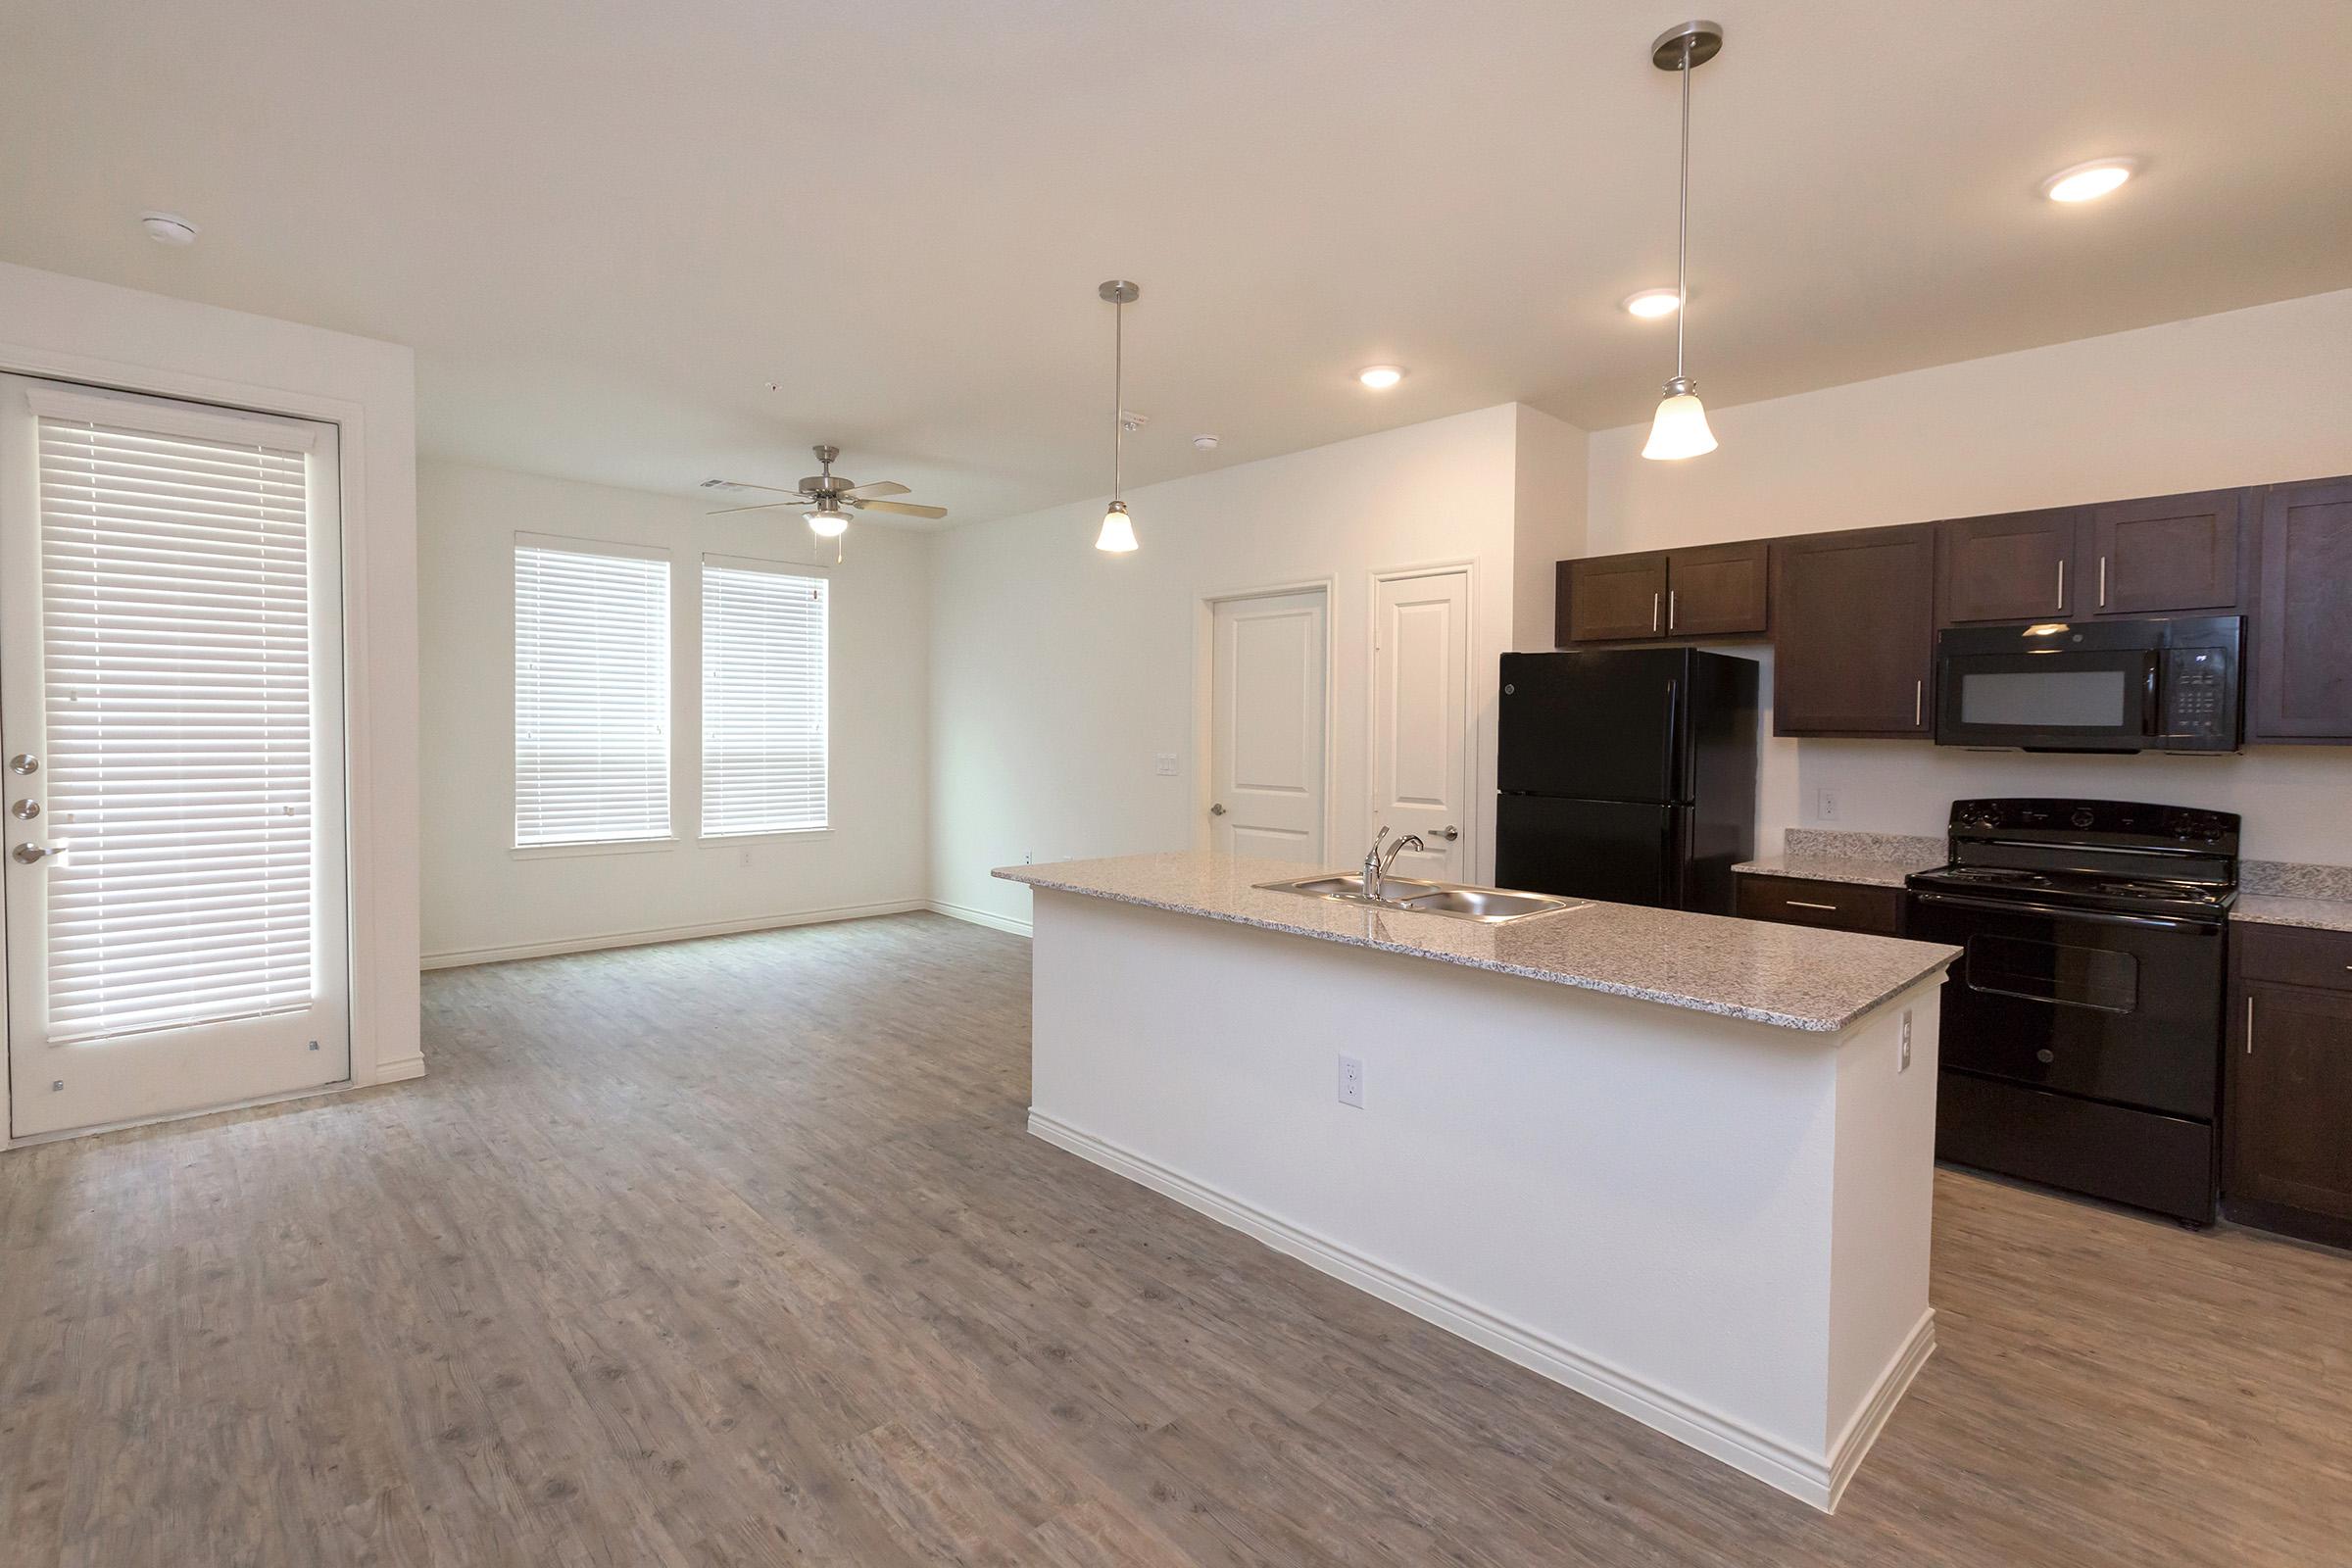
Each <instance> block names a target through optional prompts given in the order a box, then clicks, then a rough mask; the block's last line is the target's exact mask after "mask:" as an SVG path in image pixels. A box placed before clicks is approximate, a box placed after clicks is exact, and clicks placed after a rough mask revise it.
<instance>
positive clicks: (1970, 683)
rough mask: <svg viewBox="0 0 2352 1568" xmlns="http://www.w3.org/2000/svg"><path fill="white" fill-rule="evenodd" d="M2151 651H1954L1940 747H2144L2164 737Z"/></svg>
mask: <svg viewBox="0 0 2352 1568" xmlns="http://www.w3.org/2000/svg"><path fill="white" fill-rule="evenodd" d="M2157 673H2158V657H2157V653H2156V651H2155V650H2154V649H2150V648H2101V649H2090V648H2083V649H2074V648H2070V649H2066V650H2063V651H2058V650H2052V651H2050V652H2048V653H2028V652H2025V651H2023V650H2012V651H2008V652H2003V653H1960V652H1953V651H1948V650H1947V651H1946V652H1945V653H1944V654H1943V656H1942V658H1941V659H1940V660H1939V661H1938V668H1937V670H1936V745H1938V746H2019V747H2025V748H2027V749H2029V750H2033V751H2063V752H2136V751H2139V750H2140V749H2142V748H2143V747H2146V746H2148V745H2150V744H2152V743H2153V742H2154V741H2156V740H2157V739H2158V738H2159V737H2160V736H2161V734H2162V732H2163V728H2164V721H2163V717H2162V714H2161V711H2160V710H2159V708H2158V706H2157Z"/></svg>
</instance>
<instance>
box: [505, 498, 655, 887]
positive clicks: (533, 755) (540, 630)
mask: <svg viewBox="0 0 2352 1568" xmlns="http://www.w3.org/2000/svg"><path fill="white" fill-rule="evenodd" d="M668 836H669V558H668V555H667V553H666V552H663V551H659V550H646V549H640V548H636V547H633V546H629V545H604V544H586V543H580V542H576V541H566V540H559V539H539V538H534V537H532V536H529V535H524V536H521V537H519V538H518V539H517V540H516V542H515V846H516V847H517V848H519V849H529V848H531V847H533V846H535V845H553V844H616V843H625V842H628V841H631V840H649V839H664V838H667V837H668Z"/></svg>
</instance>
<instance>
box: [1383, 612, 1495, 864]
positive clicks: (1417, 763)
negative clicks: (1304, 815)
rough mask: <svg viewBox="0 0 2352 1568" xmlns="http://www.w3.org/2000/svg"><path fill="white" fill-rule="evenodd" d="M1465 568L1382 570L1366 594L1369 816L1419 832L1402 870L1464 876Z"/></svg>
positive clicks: (1401, 860)
mask: <svg viewBox="0 0 2352 1568" xmlns="http://www.w3.org/2000/svg"><path fill="white" fill-rule="evenodd" d="M1469 714H1470V574H1469V572H1467V571H1464V570H1461V569H1458V568H1456V569H1454V570H1449V571H1442V572H1433V573H1431V574H1429V575H1427V576H1417V577H1384V578H1382V579H1380V580H1379V582H1378V583H1377V584H1376V585H1375V588H1374V591H1373V599H1372V825H1373V826H1374V827H1381V826H1386V827H1387V828H1388V829H1389V831H1390V832H1391V833H1392V834H1405V833H1412V834H1417V835H1418V836H1419V837H1420V839H1421V842H1422V843H1424V844H1426V845H1427V846H1429V847H1428V849H1426V850H1424V851H1421V852H1419V853H1415V852H1413V851H1410V850H1408V851H1406V852H1405V853H1404V854H1403V855H1400V856H1398V857H1397V874H1398V875H1400V876H1421V877H1430V878H1434V879H1436V880H1438V881H1445V882H1461V881H1466V880H1468V872H1469V868H1470V864H1471V858H1470V829H1471V827H1472V825H1473V822H1474V821H1475V817H1474V815H1473V813H1472V811H1471V809H1470V778H1471V770H1470V730H1469Z"/></svg>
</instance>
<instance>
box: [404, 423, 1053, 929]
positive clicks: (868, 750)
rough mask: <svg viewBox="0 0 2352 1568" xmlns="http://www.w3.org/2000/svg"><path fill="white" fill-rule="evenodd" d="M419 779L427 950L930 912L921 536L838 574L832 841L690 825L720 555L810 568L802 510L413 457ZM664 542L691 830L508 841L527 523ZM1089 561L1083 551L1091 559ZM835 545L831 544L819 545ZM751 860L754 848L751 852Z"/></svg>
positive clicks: (675, 725)
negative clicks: (736, 511) (710, 564)
mask: <svg viewBox="0 0 2352 1568" xmlns="http://www.w3.org/2000/svg"><path fill="white" fill-rule="evenodd" d="M417 477H418V504H417V513H418V520H419V524H420V541H421V553H422V559H423V563H424V572H423V580H422V600H423V602H422V629H423V643H424V653H423V686H424V707H425V713H426V718H427V722H426V725H425V736H424V775H425V778H426V780H427V781H428V784H429V794H430V800H431V805H432V812H431V821H430V829H431V830H430V832H428V833H427V835H426V837H425V853H424V888H425V897H424V956H425V961H426V962H427V963H428V964H443V963H455V962H467V961H478V960H480V959H483V958H493V957H513V956H523V955H526V954H530V953H541V952H560V951H569V950H573V949H578V948H583V947H593V946H601V945H606V944H609V943H613V942H618V941H627V940H632V939H635V940H652V939H658V938H662V937H674V936H686V935H695V934H703V933H709V932H713V931H721V930H741V929H750V928H753V927H760V926H771V925H780V924H786V923H789V922H791V921H793V920H796V919H801V918H826V917H833V916H838V915H844V914H858V913H878V912H883V911H885V910H889V909H904V908H912V907H918V906H919V905H920V904H921V903H922V901H923V895H924V877H925V871H926V866H925V823H926V811H927V808H926V803H925V798H924V791H925V784H926V762H925V750H926V747H927V745H928V731H927V727H926V720H925V715H926V711H927V686H928V682H929V676H930V666H929V660H928V655H927V651H926V650H927V646H928V633H929V608H928V602H927V600H928V592H929V577H928V572H927V570H926V559H925V558H926V555H927V546H926V541H925V540H924V539H923V537H922V536H921V535H919V534H915V533H911V532H908V531H907V530H904V529H898V528H890V527H884V526H881V525H878V524H865V523H861V524H858V525H857V526H855V527H854V528H853V529H852V530H851V533H850V536H849V539H848V542H847V546H846V561H845V563H844V564H842V565H840V566H832V565H830V564H828V565H826V567H825V568H824V569H825V573H826V575H827V576H828V577H829V578H830V580H831V582H832V584H833V588H832V600H831V607H830V608H831V616H832V626H831V632H832V649H831V653H832V664H831V671H832V757H831V764H832V766H831V777H830V781H829V784H830V798H831V814H832V821H833V825H832V828H831V830H830V831H829V832H827V833H824V834H820V835H783V836H772V837H760V838H754V839H735V838H729V839H724V840H714V841H711V842H710V843H709V844H707V845H706V844H704V843H702V842H700V841H698V840H697V838H696V836H695V835H696V831H697V829H698V827H699V823H700V807H701V802H700V795H699V791H700V780H701V753H700V726H699V724H698V722H697V714H698V712H699V707H698V704H699V688H700V681H699V678H698V667H697V661H698V658H699V655H698V650H699V648H700V642H701V635H702V631H701V603H700V597H699V593H698V591H697V589H696V586H695V578H694V575H693V570H694V567H695V566H696V564H698V563H699V561H700V559H701V557H702V555H703V554H704V553H705V552H710V553H713V554H720V555H734V556H751V557H758V558H762V559H769V560H782V561H803V562H805V561H809V560H810V559H811V558H812V553H813V542H812V540H811V538H810V536H809V532H808V529H807V528H806V527H805V526H804V525H803V524H802V522H801V520H800V518H799V517H798V516H797V515H794V514H792V513H790V512H784V513H778V514H761V515H756V516H755V517H753V518H744V517H711V516H708V515H706V514H707V513H708V512H709V510H710V504H709V503H707V502H703V501H698V500H690V499H684V498H679V497H672V496H660V495H652V494H648V493H645V492H641V491H633V490H615V489H611V488H608V487H606V486H602V485H593V484H583V483H578V482H574V481H569V480H562V479H547V478H540V477H536V476H533V475H529V474H521V473H513V472H508V471H505V470H502V469H496V468H485V467H476V466H469V465H466V464H457V463H447V462H439V461H428V462H425V463H423V464H421V465H419V466H418V471H417ZM518 530H519V531H525V532H532V533H548V534H559V535H564V536H566V537H572V538H579V539H597V540H608V541H610V540H619V541H625V542H628V543H633V544H642V545H659V546H663V547H666V548H667V549H668V550H669V551H670V552H671V581H672V598H671V605H672V629H673V634H674V637H675V642H674V646H673V649H672V661H671V676H672V687H671V719H672V732H673V736H674V741H673V749H672V759H673V765H672V769H671V789H672V796H671V820H672V823H673V825H674V827H675V830H676V832H677V834H678V842H676V843H675V844H671V845H665V846H663V847H662V848H659V849H652V850H642V849H630V850H620V851H601V852H593V853H586V854H574V853H562V854H553V853H549V852H528V853H524V854H517V853H516V852H515V850H514V848H513V845H514V821H515V818H514V801H515V753H514V722H515V603H514V546H515V533H516V532H517V531H518ZM1087 553H1088V554H1089V555H1092V554H1093V552H1092V551H1091V550H1090V551H1088V552H1087ZM824 559H825V561H826V562H827V563H829V562H830V560H831V553H830V551H827V552H826V555H825V557H824ZM747 855H748V856H749V858H750V863H749V864H748V865H747V864H745V863H743V860H744V858H745V857H746V856H747Z"/></svg>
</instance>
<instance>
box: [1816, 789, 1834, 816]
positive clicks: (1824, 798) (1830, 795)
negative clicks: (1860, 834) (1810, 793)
mask: <svg viewBox="0 0 2352 1568" xmlns="http://www.w3.org/2000/svg"><path fill="white" fill-rule="evenodd" d="M1819 815H1820V817H1821V819H1822V820H1823V821H1824V822H1835V821H1837V820H1838V792H1837V791H1836V790H1834V789H1829V788H1827V787H1825V788H1824V789H1823V790H1822V792H1821V809H1820V812H1819Z"/></svg>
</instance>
